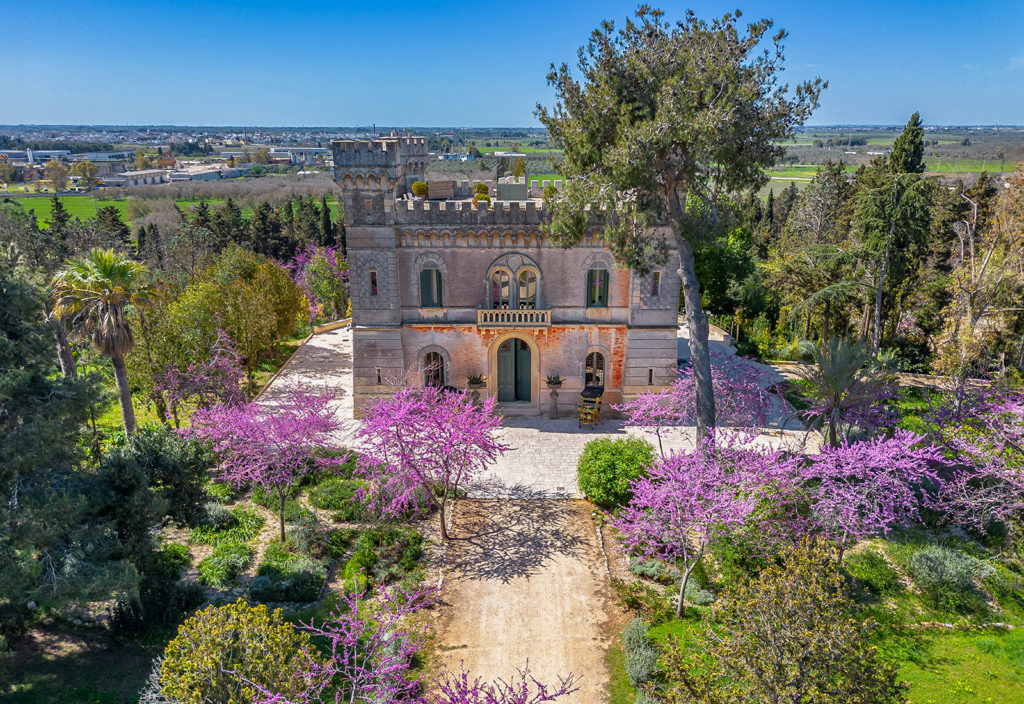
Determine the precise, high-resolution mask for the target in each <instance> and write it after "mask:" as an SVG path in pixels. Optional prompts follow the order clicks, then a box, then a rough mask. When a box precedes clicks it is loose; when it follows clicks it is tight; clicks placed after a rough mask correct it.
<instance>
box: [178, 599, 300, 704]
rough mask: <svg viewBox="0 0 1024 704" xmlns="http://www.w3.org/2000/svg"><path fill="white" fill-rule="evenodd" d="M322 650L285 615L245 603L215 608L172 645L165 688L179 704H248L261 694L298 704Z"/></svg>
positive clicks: (181, 630) (182, 629)
mask: <svg viewBox="0 0 1024 704" xmlns="http://www.w3.org/2000/svg"><path fill="white" fill-rule="evenodd" d="M315 653H316V648H315V647H313V646H312V642H311V641H310V638H309V636H308V635H307V634H305V633H303V632H302V631H300V630H298V629H297V628H295V627H293V626H292V624H290V623H288V622H287V621H285V620H284V619H283V618H282V616H281V611H280V610H275V611H274V612H272V613H271V612H269V611H268V610H267V607H265V606H262V605H260V606H255V607H253V606H249V605H248V604H246V603H245V602H244V601H242V600H241V599H239V600H238V601H236V602H235V603H233V604H228V605H227V606H210V607H208V608H206V609H203V610H202V611H200V612H198V613H197V614H196V615H195V616H193V617H192V618H190V619H188V620H187V621H186V622H185V623H183V624H182V625H181V627H180V628H179V629H178V634H177V636H176V637H175V638H174V640H172V641H171V642H170V643H168V645H167V649H166V650H165V651H164V655H165V658H164V661H163V663H162V664H161V666H160V685H161V687H162V689H163V693H164V695H165V696H166V697H167V699H168V700H170V701H173V702H178V703H179V704H205V702H222V703H223V704H242V703H243V702H252V701H254V700H255V699H256V698H257V695H259V694H260V693H261V690H263V691H267V692H273V693H274V694H279V695H281V696H282V697H284V698H285V699H289V700H295V699H297V698H298V697H299V696H301V695H302V694H303V693H305V689H306V680H305V677H304V673H305V672H306V671H307V668H308V667H309V665H310V663H309V657H316V655H315Z"/></svg>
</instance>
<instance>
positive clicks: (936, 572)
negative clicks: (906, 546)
mask: <svg viewBox="0 0 1024 704" xmlns="http://www.w3.org/2000/svg"><path fill="white" fill-rule="evenodd" d="M908 569H909V571H910V574H911V576H912V577H913V578H914V582H915V583H916V584H917V586H918V587H919V588H920V589H921V591H922V593H923V594H924V595H925V596H926V597H927V600H928V602H929V603H930V604H931V605H932V606H933V607H935V608H937V609H942V610H944V611H953V612H958V611H971V610H974V609H977V608H978V607H979V606H980V598H979V596H978V593H977V590H976V588H975V586H974V579H975V577H993V576H995V570H993V568H992V567H990V566H989V565H986V564H985V563H983V562H980V561H978V560H976V559H974V558H973V557H971V556H970V555H967V554H966V553H964V552H962V551H960V550H952V549H950V548H947V547H943V546H942V545H928V546H927V547H925V548H923V549H921V550H919V551H918V552H916V553H914V555H913V557H911V558H910V563H909V565H908Z"/></svg>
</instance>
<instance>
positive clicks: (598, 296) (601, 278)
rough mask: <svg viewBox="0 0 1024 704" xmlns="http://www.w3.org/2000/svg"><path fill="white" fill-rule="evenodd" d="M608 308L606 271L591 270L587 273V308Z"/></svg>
mask: <svg viewBox="0 0 1024 704" xmlns="http://www.w3.org/2000/svg"><path fill="white" fill-rule="evenodd" d="M607 307H608V270H607V269H591V270H590V271H588V272H587V308H607Z"/></svg>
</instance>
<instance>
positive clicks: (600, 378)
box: [583, 352, 604, 386]
mask: <svg viewBox="0 0 1024 704" xmlns="http://www.w3.org/2000/svg"><path fill="white" fill-rule="evenodd" d="M583 383H584V385H585V386H604V355H603V354H601V353H600V352H591V353H590V354H588V355H587V363H586V366H585V367H584V374H583Z"/></svg>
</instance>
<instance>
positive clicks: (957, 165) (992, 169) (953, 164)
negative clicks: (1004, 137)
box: [925, 157, 1013, 174]
mask: <svg viewBox="0 0 1024 704" xmlns="http://www.w3.org/2000/svg"><path fill="white" fill-rule="evenodd" d="M925 164H926V165H927V167H928V171H929V172H931V173H940V174H977V173H981V172H982V171H988V172H989V173H996V172H1001V171H1007V170H1013V164H1012V163H1011V162H1009V161H996V160H995V159H939V158H935V157H925Z"/></svg>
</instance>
